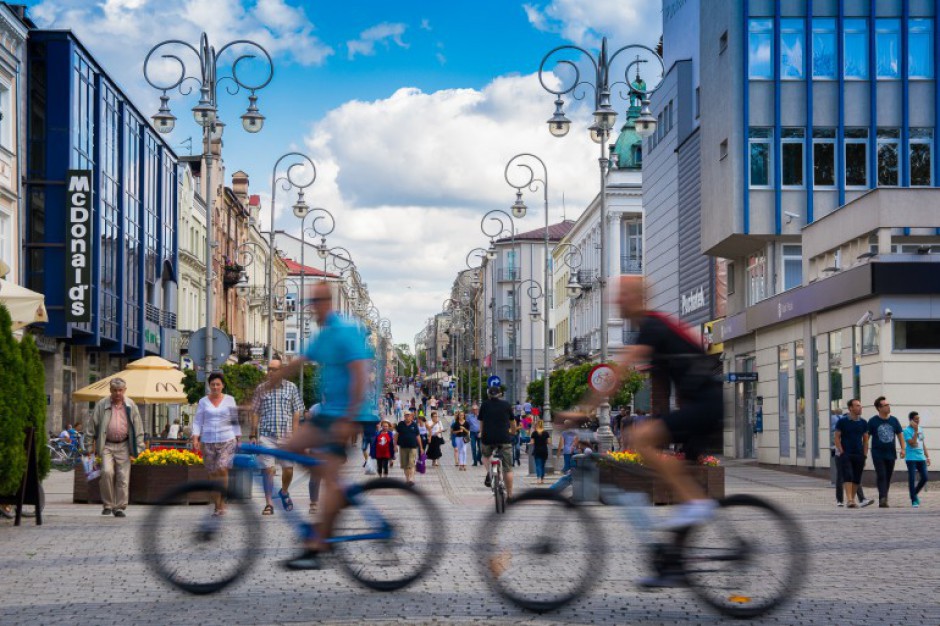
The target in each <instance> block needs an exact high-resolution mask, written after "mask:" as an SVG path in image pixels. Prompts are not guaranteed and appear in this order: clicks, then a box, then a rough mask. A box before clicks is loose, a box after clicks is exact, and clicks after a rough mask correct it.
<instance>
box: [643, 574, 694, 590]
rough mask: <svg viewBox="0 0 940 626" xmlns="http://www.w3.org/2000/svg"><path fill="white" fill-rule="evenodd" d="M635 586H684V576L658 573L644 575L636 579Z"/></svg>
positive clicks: (662, 587) (657, 587)
mask: <svg viewBox="0 0 940 626" xmlns="http://www.w3.org/2000/svg"><path fill="white" fill-rule="evenodd" d="M636 586H637V587H639V588H640V589H674V588H676V587H685V586H686V582H685V578H683V577H682V576H679V575H677V574H660V575H653V576H644V577H643V578H641V579H639V580H638V581H636Z"/></svg>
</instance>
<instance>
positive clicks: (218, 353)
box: [189, 327, 232, 369]
mask: <svg viewBox="0 0 940 626" xmlns="http://www.w3.org/2000/svg"><path fill="white" fill-rule="evenodd" d="M212 353H213V354H212V368H213V369H218V368H220V367H222V364H223V363H225V362H226V361H228V357H229V355H230V354H232V338H231V337H229V336H228V334H226V332H225V331H223V330H222V329H221V328H213V329H212ZM189 358H191V359H192V360H193V362H194V363H195V364H196V367H197V368H199V369H203V368H205V366H206V329H205V327H203V328H200V329H199V330H197V331H195V332H194V333H193V334H192V335H191V336H190V337H189Z"/></svg>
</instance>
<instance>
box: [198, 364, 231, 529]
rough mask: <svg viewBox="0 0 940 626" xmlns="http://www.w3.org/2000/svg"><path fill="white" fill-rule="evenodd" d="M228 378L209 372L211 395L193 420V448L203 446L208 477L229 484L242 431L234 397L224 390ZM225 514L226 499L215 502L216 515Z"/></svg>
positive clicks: (201, 402) (202, 401)
mask: <svg viewBox="0 0 940 626" xmlns="http://www.w3.org/2000/svg"><path fill="white" fill-rule="evenodd" d="M223 389H225V378H224V377H223V376H222V374H220V373H219V372H214V373H212V374H209V395H208V396H206V397H205V398H202V399H201V400H199V404H198V405H197V406H196V417H195V419H194V420H193V450H195V451H196V452H199V450H200V449H202V462H203V465H205V467H206V470H207V471H208V472H209V478H211V479H217V480H218V481H219V482H221V483H222V484H223V485H224V484H228V470H229V468H230V467H231V466H232V459H234V457H235V446H236V445H238V438H239V437H241V434H242V430H241V427H240V426H239V425H238V405H237V404H235V398H233V397H232V396H230V395H228V394H225V393H222V390H223ZM224 514H225V502H223V501H222V498H221V497H218V498H217V499H216V501H215V513H214V515H217V516H218V515H224Z"/></svg>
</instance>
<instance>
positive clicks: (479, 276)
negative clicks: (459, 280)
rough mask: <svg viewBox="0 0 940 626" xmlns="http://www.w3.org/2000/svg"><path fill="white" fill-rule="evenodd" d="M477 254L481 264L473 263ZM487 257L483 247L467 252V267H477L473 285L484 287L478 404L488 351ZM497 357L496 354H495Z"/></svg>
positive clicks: (481, 298) (478, 403)
mask: <svg viewBox="0 0 940 626" xmlns="http://www.w3.org/2000/svg"><path fill="white" fill-rule="evenodd" d="M474 256H476V257H477V258H478V259H479V261H480V265H479V266H476V265H471V263H470V259H471V257H474ZM486 259H487V252H486V250H484V249H483V248H474V249H473V250H471V251H470V252H468V253H467V268H468V269H476V276H475V278H474V281H473V283H472V284H473V287H474V288H475V289H482V290H483V293H482V295H481V296H480V301H481V302H482V303H483V306H482V309H483V319H482V320H481V323H480V325H479V326H477V327H476V330H478V331H479V332H480V352H479V356H478V358H477V374H479V378H480V379H479V384H478V385H477V405H480V404H482V403H483V353H484V352H486V309H487V304H486V280H485V279H484V277H483V263H484V262H485V261H486ZM494 357H495V355H494Z"/></svg>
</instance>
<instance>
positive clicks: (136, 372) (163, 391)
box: [72, 356, 186, 404]
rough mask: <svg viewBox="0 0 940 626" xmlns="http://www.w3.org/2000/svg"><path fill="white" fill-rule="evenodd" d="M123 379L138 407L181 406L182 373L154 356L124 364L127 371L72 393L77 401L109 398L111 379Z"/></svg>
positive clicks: (94, 400)
mask: <svg viewBox="0 0 940 626" xmlns="http://www.w3.org/2000/svg"><path fill="white" fill-rule="evenodd" d="M114 378H123V379H124V382H126V383H127V392H126V395H127V397H128V398H130V399H131V400H133V401H134V402H136V403H138V404H184V403H185V402H186V393H185V392H184V391H183V372H181V371H180V370H178V369H175V368H174V367H173V364H172V363H170V362H169V361H167V360H166V359H161V358H160V357H158V356H148V357H144V358H143V359H139V360H137V361H134V362H133V363H129V364H128V365H127V369H126V370H124V371H122V372H118V373H117V374H112V375H111V376H108V377H107V378H102V379H101V380H99V381H97V382H94V383H92V384H90V385H88V386H87V387H82V388H81V389H79V390H78V391H76V392H75V393H73V394H72V399H73V400H75V401H77V402H97V401H98V400H101V399H102V398H107V397H108V396H110V395H111V380H112V379H114Z"/></svg>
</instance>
